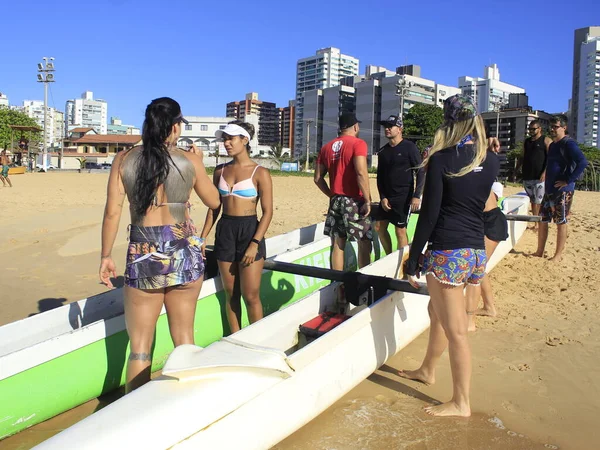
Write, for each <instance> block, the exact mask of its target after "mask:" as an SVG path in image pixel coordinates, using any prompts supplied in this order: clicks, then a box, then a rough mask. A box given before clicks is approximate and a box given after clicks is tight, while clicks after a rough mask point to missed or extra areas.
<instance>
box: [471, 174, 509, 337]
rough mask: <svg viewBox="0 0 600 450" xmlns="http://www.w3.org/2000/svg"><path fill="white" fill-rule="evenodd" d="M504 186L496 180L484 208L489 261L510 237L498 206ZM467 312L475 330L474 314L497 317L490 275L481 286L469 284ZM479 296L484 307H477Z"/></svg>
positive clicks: (484, 225) (486, 252)
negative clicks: (499, 246)
mask: <svg viewBox="0 0 600 450" xmlns="http://www.w3.org/2000/svg"><path fill="white" fill-rule="evenodd" d="M503 191H504V187H503V186H502V183H499V182H497V181H496V182H494V184H493V185H492V192H490V196H489V197H488V199H487V201H486V203H485V209H484V210H483V231H484V235H485V236H484V239H485V255H486V258H487V260H488V261H489V260H490V258H491V257H492V255H493V254H494V251H495V250H496V247H498V244H500V242H502V241H505V240H506V239H508V221H507V220H506V216H505V215H504V213H503V212H502V209H501V208H500V207H499V206H498V200H499V199H500V198H501V197H502V194H503ZM466 296H467V314H468V315H469V331H475V329H476V326H475V317H474V316H490V317H496V305H495V303H494V293H493V291H492V283H491V282H490V277H489V276H488V275H487V274H485V275H484V276H483V278H482V279H481V283H480V286H475V285H472V284H469V285H467V292H466ZM479 297H482V299H483V308H477V305H478V303H479Z"/></svg>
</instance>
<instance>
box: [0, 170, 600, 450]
mask: <svg viewBox="0 0 600 450" xmlns="http://www.w3.org/2000/svg"><path fill="white" fill-rule="evenodd" d="M11 179H12V181H13V185H14V188H12V189H11V188H2V187H0V204H1V211H2V212H1V213H0V248H1V249H2V264H1V267H0V268H1V269H2V270H0V286H1V288H2V293H1V294H0V325H3V324H6V323H10V322H13V321H16V320H20V319H23V318H26V317H28V316H30V315H32V314H36V313H39V312H40V311H45V310H48V309H51V308H54V307H57V306H60V305H63V304H66V303H69V302H72V301H77V300H80V299H82V298H86V297H89V296H91V295H94V294H98V293H100V292H103V291H104V290H105V289H106V288H105V287H104V286H102V285H100V284H99V282H98V276H97V270H98V263H99V254H100V229H101V220H102V213H103V208H104V201H105V190H106V182H107V179H108V174H107V173H106V174H90V173H82V174H79V173H48V174H41V173H35V174H26V175H19V176H14V177H11ZM273 182H274V193H275V195H274V198H275V212H274V218H273V222H272V225H271V227H270V229H269V232H268V234H267V236H273V235H277V234H280V233H283V232H285V231H289V230H292V229H295V228H298V227H302V226H305V225H309V224H312V223H316V222H319V221H322V220H323V219H324V216H323V215H324V213H325V212H326V207H327V201H326V199H325V197H324V196H323V195H322V194H321V193H320V192H319V191H318V189H317V188H316V187H315V186H314V184H313V182H312V179H311V178H308V177H306V178H305V177H274V179H273ZM371 186H372V189H373V190H374V191H373V192H374V198H375V199H377V195H376V190H375V180H374V179H372V184H371ZM519 190H520V189H517V188H507V189H506V193H507V194H510V193H515V192H518V191H519ZM192 204H193V208H192V217H193V219H194V221H195V222H196V223H197V224H198V225H199V226H201V225H202V224H203V222H204V216H205V214H206V208H205V207H204V206H203V205H202V204H201V202H200V201H199V200H198V199H197V198H195V199H194V200H193V201H192ZM599 204H600V193H591V192H577V193H576V194H575V198H574V204H573V212H572V217H571V225H570V227H569V238H568V241H567V249H566V252H565V257H564V259H563V261H562V262H560V263H551V262H549V261H548V259H547V258H534V257H531V256H529V254H530V253H532V252H533V251H534V250H535V247H536V242H537V237H536V235H535V232H533V231H527V232H526V233H525V235H524V237H523V238H522V239H521V241H520V242H519V243H518V245H517V246H516V248H515V250H514V251H513V252H512V253H510V254H509V255H508V256H507V257H506V258H504V259H503V261H502V262H501V263H500V264H498V266H497V267H496V268H495V269H494V271H493V272H492V275H491V279H492V283H493V288H494V293H495V295H496V304H497V308H498V311H499V315H498V316H497V317H495V318H488V317H486V318H478V319H477V325H478V331H477V332H475V333H472V334H471V345H472V350H473V379H472V389H471V396H472V398H471V401H472V409H473V413H474V414H473V416H472V417H471V418H470V419H452V418H432V417H429V416H427V415H426V414H424V413H423V412H422V408H423V407H424V406H427V405H428V404H430V403H432V402H435V401H446V400H448V399H449V398H450V395H451V379H450V369H449V362H448V355H447V353H446V354H445V355H444V357H443V358H442V361H441V364H440V367H439V370H438V373H437V383H436V384H435V385H433V386H424V385H422V384H419V383H416V382H412V381H407V380H404V379H402V378H399V377H398V376H397V375H395V373H394V371H395V369H401V368H407V369H412V368H416V367H417V366H418V364H419V363H420V361H421V359H422V357H423V355H424V352H425V347H426V344H427V332H425V333H423V334H422V335H421V336H420V337H419V338H418V339H416V340H415V341H414V342H412V343H411V344H410V345H409V346H408V347H407V348H406V349H404V350H403V351H401V352H400V353H399V354H398V355H396V356H395V357H394V358H392V359H391V360H389V361H388V362H387V364H386V365H384V366H383V367H382V368H381V369H380V370H378V371H376V372H375V373H374V374H373V375H372V376H371V377H369V379H368V380H366V381H364V382H363V383H362V384H360V385H359V386H358V387H357V388H355V389H354V390H353V391H351V392H350V393H348V394H347V395H346V396H345V397H344V398H343V399H342V400H340V401H339V402H338V403H336V404H335V405H333V406H332V407H331V408H329V409H328V410H327V411H326V412H325V413H323V414H322V415H321V416H319V417H318V418H317V419H315V420H313V421H312V422H311V423H309V424H308V425H307V426H305V427H304V428H303V429H301V430H300V431H298V432H296V433H295V434H294V435H292V436H290V437H289V438H287V439H286V440H285V441H283V442H282V443H280V444H279V445H277V446H276V448H277V449H280V450H292V449H298V450H300V449H323V450H325V449H330V450H333V449H454V448H469V449H480V448H490V449H500V448H508V449H529V448H561V449H593V448H597V444H594V440H593V438H592V436H593V432H594V431H595V426H596V421H597V418H598V417H600V383H598V381H596V380H595V374H596V373H598V371H599V370H600V360H599V359H598V357H597V355H598V354H599V351H600V338H599V335H598V324H597V323H598V322H597V318H598V313H599V310H600V273H599V272H600V210H598V205H599ZM126 208H127V206H126ZM128 223H129V212H128V210H127V209H124V211H123V216H122V218H121V227H120V231H119V235H118V237H117V242H116V245H115V249H114V252H113V255H114V257H115V261H116V262H117V264H118V270H120V271H122V270H123V261H124V258H125V250H126V243H127V240H126V228H127V224H128ZM211 242H212V236H211V237H209V243H211ZM555 243H556V228H555V227H553V226H551V227H550V238H549V242H548V246H547V253H549V254H550V256H552V253H553V251H554V248H555ZM0 401H1V400H0ZM96 405H97V401H95V402H90V403H88V404H86V405H83V406H81V407H79V408H76V409H74V410H72V411H70V412H68V413H66V414H63V415H62V416H59V417H57V418H55V419H52V420H50V421H47V422H45V423H43V424H40V425H38V426H36V427H33V428H32V429H30V430H26V431H24V432H22V433H20V434H18V435H16V436H13V437H10V438H7V439H6V440H4V441H1V442H0V448H2V449H27V448H30V447H31V446H32V445H34V444H35V443H38V442H40V441H42V440H44V439H46V438H48V437H49V436H51V435H53V434H55V433H57V432H58V431H60V430H61V429H63V428H64V427H66V426H69V425H70V424H72V423H75V422H76V421H77V420H80V419H81V418H83V417H85V416H86V415H89V414H91V412H93V410H94V409H95V408H96Z"/></svg>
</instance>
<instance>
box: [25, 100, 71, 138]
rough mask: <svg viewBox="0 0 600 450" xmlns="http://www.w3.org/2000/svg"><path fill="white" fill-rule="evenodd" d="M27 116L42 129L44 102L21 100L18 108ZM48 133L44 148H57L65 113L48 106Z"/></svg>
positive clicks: (61, 135)
mask: <svg viewBox="0 0 600 450" xmlns="http://www.w3.org/2000/svg"><path fill="white" fill-rule="evenodd" d="M19 109H20V110H21V111H23V112H24V113H25V114H27V115H28V116H29V117H31V118H32V119H34V120H35V121H36V122H37V124H38V125H39V126H40V128H42V129H44V102H43V101H42V100H23V106H22V107H21V108H19ZM47 116H48V134H47V140H46V148H47V149H53V148H59V147H60V145H61V142H62V140H63V138H64V121H65V115H64V113H63V112H62V111H58V110H56V109H55V108H51V107H48V114H47Z"/></svg>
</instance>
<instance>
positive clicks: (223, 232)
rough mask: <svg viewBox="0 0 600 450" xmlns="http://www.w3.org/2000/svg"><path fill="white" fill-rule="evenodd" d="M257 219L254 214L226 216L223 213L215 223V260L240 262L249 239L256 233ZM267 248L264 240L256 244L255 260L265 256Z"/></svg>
mask: <svg viewBox="0 0 600 450" xmlns="http://www.w3.org/2000/svg"><path fill="white" fill-rule="evenodd" d="M257 227H258V219H257V217H256V216H228V215H227V214H223V215H222V216H221V219H220V220H219V222H218V223H217V231H216V234H215V250H214V252H215V258H216V259H217V261H226V262H240V261H241V260H242V259H244V254H245V253H246V249H247V248H248V245H250V241H251V240H252V238H253V237H254V233H256V228H257ZM266 255H267V250H266V246H265V240H264V239H262V240H261V241H260V244H258V253H257V255H256V258H255V261H258V260H260V259H263V258H265V257H266Z"/></svg>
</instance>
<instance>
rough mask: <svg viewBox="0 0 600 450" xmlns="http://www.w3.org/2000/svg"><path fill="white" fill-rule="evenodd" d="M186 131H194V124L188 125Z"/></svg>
mask: <svg viewBox="0 0 600 450" xmlns="http://www.w3.org/2000/svg"><path fill="white" fill-rule="evenodd" d="M185 130H186V131H191V130H192V124H191V123H188V124H187V125H186V126H185Z"/></svg>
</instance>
